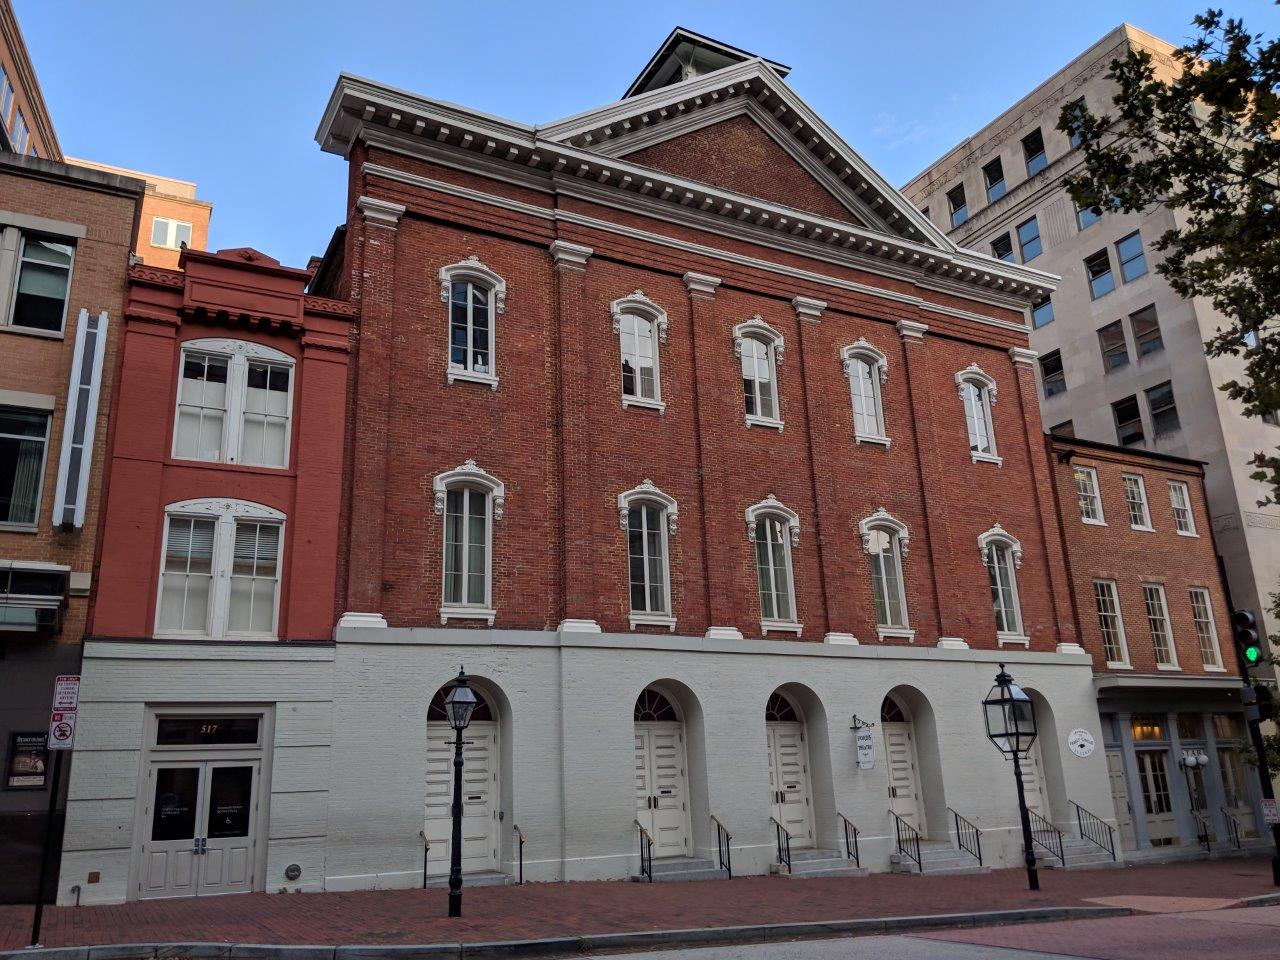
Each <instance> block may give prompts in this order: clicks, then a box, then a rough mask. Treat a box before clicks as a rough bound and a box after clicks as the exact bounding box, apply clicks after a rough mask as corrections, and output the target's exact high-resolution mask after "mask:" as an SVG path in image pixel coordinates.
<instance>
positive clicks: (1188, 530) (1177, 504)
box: [1169, 480, 1197, 537]
mask: <svg viewBox="0 0 1280 960" xmlns="http://www.w3.org/2000/svg"><path fill="white" fill-rule="evenodd" d="M1169 505H1170V506H1171V507H1172V508H1173V526H1174V529H1175V530H1177V531H1178V533H1180V534H1182V536H1184V537H1194V536H1197V533H1196V518H1195V514H1194V513H1192V512H1191V488H1190V487H1188V486H1187V485H1186V483H1184V482H1183V481H1181V480H1170V481H1169Z"/></svg>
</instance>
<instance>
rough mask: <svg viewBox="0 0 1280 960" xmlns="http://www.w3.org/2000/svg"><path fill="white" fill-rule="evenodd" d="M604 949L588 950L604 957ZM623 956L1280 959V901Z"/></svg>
mask: <svg viewBox="0 0 1280 960" xmlns="http://www.w3.org/2000/svg"><path fill="white" fill-rule="evenodd" d="M604 956H605V955H604V954H593V955H592V957H593V958H594V960H604ZM626 956H627V958H628V960H1063V958H1064V957H1074V958H1088V960H1180V958H1187V960H1201V958H1206V957H1215V956H1237V957H1249V958H1254V960H1267V958H1275V957H1280V906H1274V907H1253V908H1244V909H1236V910H1205V911H1195V912H1190V913H1162V914H1152V915H1142V916H1134V917H1113V918H1108V919H1104V920H1068V921H1063V922H1060V923H1032V924H1020V925H1017V926H1008V927H985V928H981V929H973V930H952V931H940V932H937V933H927V934H915V935H908V936H898V937H847V938H842V939H839V940H806V941H800V942H791V943H770V944H759V945H747V946H730V947H710V948H705V949H703V948H700V949H695V950H663V951H658V952H652V953H631V954H627V955H626Z"/></svg>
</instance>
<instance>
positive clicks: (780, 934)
mask: <svg viewBox="0 0 1280 960" xmlns="http://www.w3.org/2000/svg"><path fill="white" fill-rule="evenodd" d="M1241 902H1242V903H1243V904H1246V905H1248V906H1264V905H1266V903H1269V902H1275V903H1280V894H1267V895H1265V896H1262V897H1250V898H1248V899H1247V900H1243V901H1241ZM1132 914H1133V911H1132V910H1130V909H1129V908H1128V907H1032V908H1028V909H1023V910H983V911H979V912H976V913H942V914H932V915H925V916H916V917H871V918H866V919H860V920H825V921H823V920H818V921H805V922H802V923H771V924H752V925H749V926H741V927H698V928H694V929H690V930H641V931H636V932H634V933H600V934H591V935H589V936H579V937H573V936H567V937H547V938H545V939H541V940H494V941H489V942H487V943H434V944H418V945H400V944H388V945H385V946H378V945H350V946H296V945H295V946H286V945H281V944H266V943H207V942H206V943H121V944H107V945H104V946H98V947H36V948H28V949H26V950H10V951H0V960H170V958H178V957H182V958H187V957H191V958H200V960H383V958H386V960H471V958H473V957H489V958H495V957H542V956H554V955H563V954H582V953H588V952H590V951H594V950H626V949H635V948H638V947H692V946H702V945H705V944H714V943H766V942H769V941H777V940H798V939H802V938H814V937H840V936H851V935H855V934H870V933H910V932H912V931H916V930H933V929H937V928H939V927H953V928H954V927H985V926H995V925H1000V924H1010V923H1044V922H1048V921H1054V920H1097V919H1101V918H1103V917H1128V916H1131V915H1132Z"/></svg>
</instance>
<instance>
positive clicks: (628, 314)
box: [610, 290, 667, 411]
mask: <svg viewBox="0 0 1280 960" xmlns="http://www.w3.org/2000/svg"><path fill="white" fill-rule="evenodd" d="M610 311H611V313H612V314H613V332H614V333H616V334H617V335H618V349H619V352H620V354H621V359H622V405H623V406H624V407H650V408H652V409H654V410H659V411H661V410H664V409H665V408H666V404H664V403H663V402H662V376H661V372H660V368H659V363H658V345H659V344H662V343H666V342H667V312H666V311H665V310H663V309H662V308H661V307H660V306H658V305H657V304H656V303H654V302H653V301H652V300H650V299H649V298H648V297H646V296H645V295H644V291H643V290H637V291H636V292H635V293H633V294H631V295H630V296H629V297H623V298H622V299H620V300H615V301H613V303H612V304H611V306H610Z"/></svg>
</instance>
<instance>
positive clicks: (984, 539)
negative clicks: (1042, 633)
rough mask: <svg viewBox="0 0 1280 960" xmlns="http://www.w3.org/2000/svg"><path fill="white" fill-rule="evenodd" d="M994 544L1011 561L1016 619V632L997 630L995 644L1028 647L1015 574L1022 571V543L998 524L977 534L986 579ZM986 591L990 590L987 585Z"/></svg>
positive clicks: (1029, 644) (1020, 594)
mask: <svg viewBox="0 0 1280 960" xmlns="http://www.w3.org/2000/svg"><path fill="white" fill-rule="evenodd" d="M995 544H1000V545H1001V546H1004V547H1008V549H1009V557H1010V559H1011V560H1012V561H1013V570H1014V573H1013V579H1012V585H1013V613H1014V616H1015V617H1016V619H1017V626H1018V629H1017V630H997V631H996V644H997V645H998V646H1001V647H1003V646H1005V645H1006V644H1018V645H1021V646H1024V647H1030V646H1031V638H1030V637H1029V636H1028V635H1027V632H1026V630H1027V625H1026V621H1025V620H1023V618H1022V591H1021V590H1020V589H1019V587H1018V574H1017V571H1019V570H1021V569H1022V542H1021V541H1020V540H1018V538H1017V537H1015V536H1014V535H1013V534H1011V533H1009V531H1007V530H1006V529H1005V528H1004V527H1002V526H1000V524H998V523H997V524H995V525H993V526H992V527H991V529H990V530H987V531H986V532H984V533H982V534H979V536H978V555H979V556H980V557H981V558H982V567H983V573H987V576H988V577H990V573H988V572H987V566H988V563H989V562H990V560H989V556H990V550H991V547H992V546H993V545H995ZM987 589H988V590H990V585H989V584H988V585H987Z"/></svg>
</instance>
